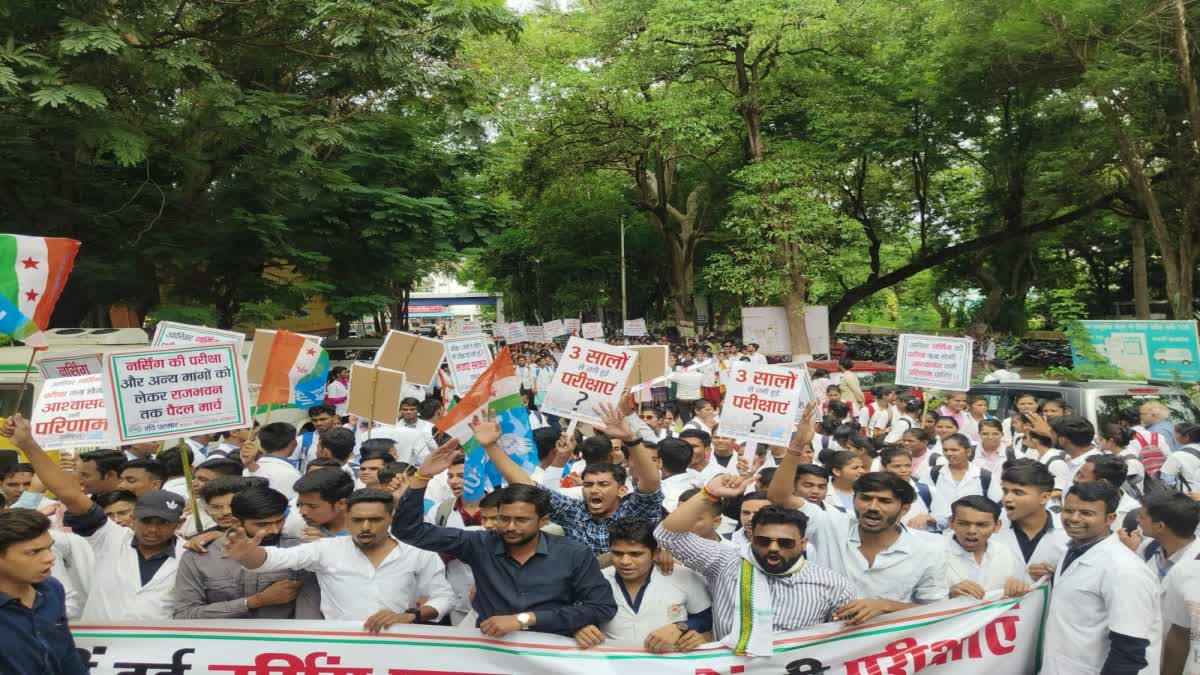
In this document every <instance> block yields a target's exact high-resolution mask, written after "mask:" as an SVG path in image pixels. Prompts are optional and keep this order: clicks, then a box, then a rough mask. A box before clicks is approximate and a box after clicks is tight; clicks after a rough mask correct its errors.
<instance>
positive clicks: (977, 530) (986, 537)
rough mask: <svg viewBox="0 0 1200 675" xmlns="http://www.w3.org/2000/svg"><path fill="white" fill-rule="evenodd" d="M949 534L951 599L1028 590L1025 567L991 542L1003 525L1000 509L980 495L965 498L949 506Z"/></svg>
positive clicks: (947, 548)
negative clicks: (1001, 523)
mask: <svg viewBox="0 0 1200 675" xmlns="http://www.w3.org/2000/svg"><path fill="white" fill-rule="evenodd" d="M950 508H951V511H952V514H953V515H952V516H951V517H950V528H949V529H948V530H946V534H945V542H946V585H947V586H949V587H950V597H952V598H953V597H957V596H960V595H969V596H972V597H975V598H978V599H980V600H982V599H983V596H984V595H986V594H987V593H988V592H989V591H995V590H1001V589H1003V590H1004V595H1005V597H1010V598H1011V597H1016V596H1018V595H1023V594H1025V593H1026V592H1027V591H1028V590H1029V584H1028V582H1027V576H1026V573H1025V565H1024V564H1023V563H1022V562H1021V559H1020V558H1019V557H1017V556H1016V555H1015V554H1014V553H1013V552H1012V550H1011V549H1009V548H1008V547H1007V546H1005V545H1004V544H1000V543H996V544H993V543H991V542H990V539H991V537H992V534H993V533H994V532H995V531H996V526H997V524H998V523H999V522H1000V505H999V504H997V503H995V502H993V501H992V500H990V499H988V498H987V497H983V496H980V495H971V496H969V497H963V498H962V499H959V500H958V501H956V502H954V503H953V504H951V505H950Z"/></svg>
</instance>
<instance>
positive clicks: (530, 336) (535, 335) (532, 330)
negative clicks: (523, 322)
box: [525, 326, 546, 344]
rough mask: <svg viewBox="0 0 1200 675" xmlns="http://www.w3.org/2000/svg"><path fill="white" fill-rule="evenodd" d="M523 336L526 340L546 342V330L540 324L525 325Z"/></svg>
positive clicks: (538, 342) (539, 342)
mask: <svg viewBox="0 0 1200 675" xmlns="http://www.w3.org/2000/svg"><path fill="white" fill-rule="evenodd" d="M525 338H526V341H527V342H534V343H537V344H541V343H543V342H546V331H545V330H543V329H542V327H541V326H525Z"/></svg>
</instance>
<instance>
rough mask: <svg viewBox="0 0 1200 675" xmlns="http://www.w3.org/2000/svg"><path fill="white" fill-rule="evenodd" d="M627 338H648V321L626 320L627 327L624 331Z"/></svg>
mask: <svg viewBox="0 0 1200 675" xmlns="http://www.w3.org/2000/svg"><path fill="white" fill-rule="evenodd" d="M622 332H623V333H624V335H625V337H645V336H646V320H645V319H626V321H625V327H624V330H623V331H622Z"/></svg>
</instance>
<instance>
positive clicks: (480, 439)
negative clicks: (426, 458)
mask: <svg viewBox="0 0 1200 675" xmlns="http://www.w3.org/2000/svg"><path fill="white" fill-rule="evenodd" d="M471 431H473V432H474V433H475V441H476V442H477V443H479V444H480V445H482V446H483V449H484V450H485V451H487V455H488V459H490V460H492V464H495V465H496V469H497V470H498V471H499V472H500V475H501V476H504V480H506V481H508V484H509V485H516V484H525V485H537V481H535V480H533V478H532V477H531V476H530V475H529V473H528V472H527V471H525V469H522V468H521V466H520V465H519V464H517V463H516V462H514V461H513V458H512V457H509V456H508V453H507V452H505V451H504V448H502V447H500V423H499V422H497V421H496V413H494V412H492V411H491V410H489V411H487V412H486V413H484V415H483V417H477V418H475V422H473V423H472V424H471ZM423 467H424V465H422V468H423ZM421 473H422V474H423V475H425V476H426V477H427V478H433V474H427V473H424V472H421Z"/></svg>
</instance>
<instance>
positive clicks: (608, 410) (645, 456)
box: [596, 404, 662, 495]
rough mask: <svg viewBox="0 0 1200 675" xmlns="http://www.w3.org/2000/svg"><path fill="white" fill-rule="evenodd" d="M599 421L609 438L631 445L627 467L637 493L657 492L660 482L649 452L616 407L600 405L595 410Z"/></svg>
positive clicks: (656, 466) (656, 467)
mask: <svg viewBox="0 0 1200 675" xmlns="http://www.w3.org/2000/svg"><path fill="white" fill-rule="evenodd" d="M596 411H597V412H598V413H600V420H601V421H602V422H603V423H604V433H605V434H607V435H608V437H609V438H615V439H617V440H619V441H621V442H622V443H632V444H633V445H632V450H631V451H630V455H629V465H630V468H631V469H633V477H634V478H635V479H637V491H638V492H640V493H642V494H644V495H648V494H653V493H655V492H658V486H659V483H660V481H661V480H662V476H661V475H660V474H659V471H658V465H657V464H655V463H654V460H653V459H650V451H649V450H648V449H647V448H646V446H645V445H643V444H642V439H641V438H640V437H639V436H638V435H637V434H635V433H634V432H633V430H632V429H630V428H629V423H628V422H626V421H625V417H624V416H623V415H622V414H621V411H620V410H618V409H617V408H616V407H614V406H611V405H608V404H601V405H600V406H598V407H597V408H596Z"/></svg>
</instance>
